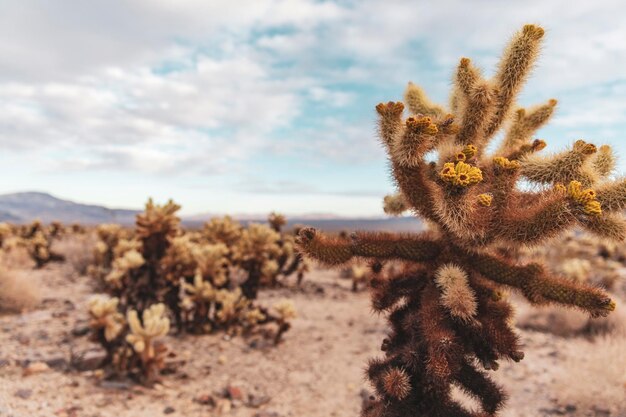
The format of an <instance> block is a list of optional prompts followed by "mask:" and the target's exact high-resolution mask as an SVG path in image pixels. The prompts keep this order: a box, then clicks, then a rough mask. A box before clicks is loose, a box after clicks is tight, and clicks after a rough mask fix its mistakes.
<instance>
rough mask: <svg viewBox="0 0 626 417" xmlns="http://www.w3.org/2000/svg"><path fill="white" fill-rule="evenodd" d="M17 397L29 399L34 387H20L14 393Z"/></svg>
mask: <svg viewBox="0 0 626 417" xmlns="http://www.w3.org/2000/svg"><path fill="white" fill-rule="evenodd" d="M14 395H15V396H16V397H18V398H21V399H23V400H27V399H29V398H30V396H31V395H33V390H32V389H18V390H17V391H15V394H14Z"/></svg>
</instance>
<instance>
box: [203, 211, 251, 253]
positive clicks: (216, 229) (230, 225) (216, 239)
mask: <svg viewBox="0 0 626 417" xmlns="http://www.w3.org/2000/svg"><path fill="white" fill-rule="evenodd" d="M242 232H243V227H241V225H240V224H239V222H238V221H237V220H234V219H233V218H232V217H230V216H224V217H222V218H219V217H214V218H212V219H211V221H209V222H207V223H206V224H205V225H204V228H203V229H202V234H203V236H204V237H205V238H206V240H207V241H209V242H211V243H223V244H224V245H226V246H227V247H232V246H233V245H234V244H235V243H236V242H237V241H238V240H239V239H241V233H242Z"/></svg>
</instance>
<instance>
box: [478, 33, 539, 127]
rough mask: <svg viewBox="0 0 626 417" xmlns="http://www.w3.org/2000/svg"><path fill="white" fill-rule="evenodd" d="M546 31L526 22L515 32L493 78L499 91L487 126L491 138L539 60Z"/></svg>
mask: <svg viewBox="0 0 626 417" xmlns="http://www.w3.org/2000/svg"><path fill="white" fill-rule="evenodd" d="M543 34H544V30H543V29H542V28H541V27H539V26H535V25H526V26H524V28H523V29H522V30H521V31H520V32H518V33H517V34H516V35H515V37H514V38H513V40H512V41H511V43H510V44H509V46H508V48H507V50H506V51H505V53H504V55H503V57H502V60H501V61H500V65H499V67H498V72H497V73H496V75H495V77H494V83H495V88H496V91H497V94H496V109H495V113H494V116H493V118H492V120H491V122H490V123H489V125H488V126H487V128H486V129H485V136H486V137H487V138H489V137H491V136H492V135H493V134H494V133H495V132H496V131H497V130H498V129H499V128H500V126H501V125H502V123H503V122H504V120H505V119H506V116H507V115H508V113H509V109H510V108H511V106H512V105H513V102H514V101H515V97H516V96H517V94H518V93H519V91H520V89H521V87H522V85H523V84H524V81H525V80H526V78H527V77H528V74H529V73H530V70H531V68H532V66H533V64H534V63H535V60H536V59H537V56H538V54H539V48H540V46H541V38H542V37H543Z"/></svg>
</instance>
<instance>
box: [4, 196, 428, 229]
mask: <svg viewBox="0 0 626 417" xmlns="http://www.w3.org/2000/svg"><path fill="white" fill-rule="evenodd" d="M138 213H141V210H135V209H122V208H108V207H104V206H100V205H96V204H84V203H78V202H74V201H71V200H65V199H61V198H59V197H56V196H54V195H52V194H49V193H46V192H40V191H25V192H16V193H9V194H2V195H0V222H10V223H28V222H31V221H33V220H36V219H38V220H40V221H42V222H44V223H49V222H51V221H60V222H63V223H67V224H69V223H81V224H87V225H95V224H102V223H120V224H122V225H132V224H134V222H135V216H136V215H137V214H138ZM220 216H223V214H218V213H201V214H194V215H188V216H181V218H182V222H183V224H184V225H185V226H187V227H192V228H196V227H200V226H202V224H203V223H204V222H206V221H208V220H210V219H211V218H212V217H220ZM232 217H233V218H235V219H237V220H239V221H240V222H241V223H242V224H244V225H247V224H249V223H254V222H256V223H263V222H265V221H266V219H267V215H266V214H265V215H264V214H239V215H238V214H235V215H232ZM287 219H288V220H289V223H288V227H289V226H295V225H307V226H313V227H316V228H319V229H323V230H330V231H332V230H335V231H337V230H357V229H360V230H388V231H418V230H421V229H422V223H421V222H420V221H418V220H416V219H415V218H412V217H395V218H388V217H382V216H381V217H356V216H355V217H347V216H338V215H334V214H332V213H310V214H303V215H293V216H289V215H287Z"/></svg>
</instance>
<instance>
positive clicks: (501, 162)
mask: <svg viewBox="0 0 626 417" xmlns="http://www.w3.org/2000/svg"><path fill="white" fill-rule="evenodd" d="M493 163H494V164H496V165H497V166H499V167H501V168H503V169H506V170H509V171H511V170H515V169H518V168H520V167H521V165H520V163H519V162H518V161H509V160H508V159H507V158H505V157H503V156H496V157H495V158H493Z"/></svg>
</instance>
